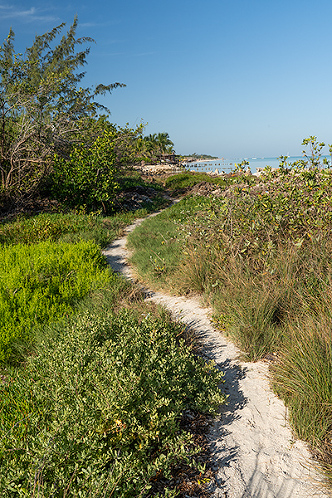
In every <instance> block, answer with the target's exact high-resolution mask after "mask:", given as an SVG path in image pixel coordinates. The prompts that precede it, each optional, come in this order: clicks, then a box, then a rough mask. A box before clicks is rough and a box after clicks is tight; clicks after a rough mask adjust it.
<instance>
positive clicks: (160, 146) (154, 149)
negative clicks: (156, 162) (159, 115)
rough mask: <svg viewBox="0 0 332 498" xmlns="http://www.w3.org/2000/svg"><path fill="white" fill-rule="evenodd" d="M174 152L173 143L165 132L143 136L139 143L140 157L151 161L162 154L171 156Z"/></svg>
mask: <svg viewBox="0 0 332 498" xmlns="http://www.w3.org/2000/svg"><path fill="white" fill-rule="evenodd" d="M173 151H174V143H173V142H172V140H171V139H170V137H169V134H168V133H166V132H163V133H158V134H157V133H153V134H150V135H147V136H145V137H144V138H143V139H142V142H141V152H142V155H143V156H144V155H145V156H146V157H147V158H150V159H153V158H156V159H157V157H158V156H159V159H161V156H162V155H163V154H172V153H173Z"/></svg>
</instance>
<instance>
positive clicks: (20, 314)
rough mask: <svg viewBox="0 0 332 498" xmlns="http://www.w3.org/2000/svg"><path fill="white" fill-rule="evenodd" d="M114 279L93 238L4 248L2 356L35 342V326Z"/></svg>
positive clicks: (0, 270)
mask: <svg viewBox="0 0 332 498" xmlns="http://www.w3.org/2000/svg"><path fill="white" fill-rule="evenodd" d="M108 280H109V276H108V270H107V269H106V268H105V261H104V259H103V257H102V255H101V254H100V249H99V247H98V246H97V245H96V244H94V243H93V242H79V243H77V244H75V245H72V244H66V243H52V242H49V241H46V242H41V243H39V244H36V245H33V246H32V245H21V244H17V245H14V246H2V247H0V361H1V362H3V361H8V360H9V359H11V358H12V355H13V354H14V352H15V346H16V343H23V344H26V345H30V344H31V343H33V342H34V329H35V328H37V327H38V326H40V325H43V324H46V323H51V322H54V321H56V320H59V319H61V318H62V317H63V316H64V315H66V314H67V313H71V312H72V310H73V308H74V307H75V306H76V305H77V303H78V302H79V301H80V300H81V299H82V298H83V297H84V296H86V295H87V294H88V293H89V292H90V291H91V290H92V289H94V288H96V287H98V286H104V285H105V284H106V282H107V281H108Z"/></svg>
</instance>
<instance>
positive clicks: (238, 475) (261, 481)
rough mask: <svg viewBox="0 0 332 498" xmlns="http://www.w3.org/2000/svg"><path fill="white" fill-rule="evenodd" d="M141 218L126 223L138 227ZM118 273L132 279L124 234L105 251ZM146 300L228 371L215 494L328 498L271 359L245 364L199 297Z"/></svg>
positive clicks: (214, 437) (216, 447) (214, 431)
mask: <svg viewBox="0 0 332 498" xmlns="http://www.w3.org/2000/svg"><path fill="white" fill-rule="evenodd" d="M142 221H143V220H141V219H140V220H136V221H135V223H133V224H132V225H130V226H129V227H127V229H126V233H129V232H131V231H132V230H134V228H135V227H136V226H138V225H139V224H140V223H141V222H142ZM103 254H104V255H105V256H106V258H107V260H108V263H109V264H110V266H111V267H112V268H113V269H114V271H116V272H119V273H122V274H123V275H124V276H126V277H127V278H129V279H133V278H134V276H133V275H134V274H133V271H132V269H131V268H130V266H129V265H128V263H127V260H128V257H129V252H128V250H127V249H126V235H125V236H124V237H122V238H121V239H118V240H115V241H114V242H113V243H112V244H111V245H110V246H108V247H107V249H105V251H103ZM147 299H150V300H152V301H154V302H156V303H160V304H162V305H164V306H165V307H166V308H168V309H169V310H170V311H171V312H172V314H173V315H174V317H176V318H177V319H179V320H181V321H182V322H184V323H186V324H188V325H189V326H191V327H192V328H194V329H195V330H196V332H197V334H198V336H199V337H200V338H201V339H202V341H203V344H204V354H205V355H206V356H207V357H208V358H210V359H213V360H214V361H215V362H216V365H217V368H220V370H222V371H223V372H224V373H225V377H224V379H225V384H224V385H223V387H222V389H223V391H224V392H225V393H226V394H228V395H229V397H228V403H227V405H223V406H222V407H221V410H220V415H218V416H217V417H216V419H215V422H214V424H213V426H212V428H211V430H210V433H209V440H210V444H211V450H212V453H213V458H214V462H215V463H214V471H215V482H213V483H211V491H212V496H213V497H214V498H311V497H319V498H327V497H329V496H331V495H330V494H328V492H327V491H326V490H325V491H324V489H323V488H322V486H321V483H322V480H323V478H322V476H321V475H320V474H319V472H317V471H316V470H315V463H314V462H313V461H312V460H311V457H310V453H309V451H308V449H307V448H306V445H305V444H304V443H303V442H301V441H299V440H295V439H294V438H293V436H292V432H291V429H290V427H289V425H288V423H287V420H286V408H285V405H284V404H283V402H282V401H281V400H280V399H278V398H277V397H276V396H275V395H274V394H273V392H272V391H271V389H270V387H269V381H268V363H267V362H263V361H259V362H256V363H243V362H240V361H239V360H238V359H237V357H238V354H239V350H238V349H237V348H236V347H235V346H234V344H232V343H231V342H229V341H228V340H227V338H225V337H224V336H223V335H222V334H221V333H220V332H218V331H216V330H215V329H214V327H213V325H212V324H211V322H210V320H209V315H210V313H211V310H210V309H209V308H204V307H202V306H201V304H200V302H199V300H198V299H195V298H187V297H174V296H169V295H167V294H164V293H160V292H154V291H149V293H148V297H147Z"/></svg>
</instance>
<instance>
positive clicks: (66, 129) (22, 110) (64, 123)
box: [0, 18, 123, 200]
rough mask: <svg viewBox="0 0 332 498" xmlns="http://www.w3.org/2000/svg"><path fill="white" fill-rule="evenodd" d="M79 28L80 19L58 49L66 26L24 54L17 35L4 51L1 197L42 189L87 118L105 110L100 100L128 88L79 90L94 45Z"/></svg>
mask: <svg viewBox="0 0 332 498" xmlns="http://www.w3.org/2000/svg"><path fill="white" fill-rule="evenodd" d="M77 25H78V23H77V19H76V18H75V19H74V22H73V24H72V25H71V26H70V28H69V30H68V32H67V33H66V34H65V35H63V36H62V38H61V40H60V41H59V43H58V44H55V40H56V38H57V36H59V35H60V33H61V31H62V30H63V28H64V26H65V24H64V23H63V24H61V25H59V26H57V27H55V28H54V29H52V30H51V31H50V32H48V33H45V34H43V35H39V36H36V38H35V41H34V43H33V44H32V46H31V47H29V48H27V49H26V52H25V54H24V55H22V54H19V53H16V52H15V49H14V38H15V35H14V32H13V31H12V30H10V32H9V35H8V37H7V39H6V40H5V41H4V43H3V45H2V46H1V47H0V173H1V183H0V189H1V190H0V192H1V193H2V194H4V195H6V196H7V197H8V196H9V197H10V196H11V197H13V196H14V198H15V200H17V198H18V197H20V198H22V197H24V196H25V195H27V194H29V195H30V194H31V193H33V192H34V191H35V190H37V189H38V188H39V186H40V184H41V183H42V182H44V181H45V179H47V176H48V174H49V172H50V171H51V167H52V161H53V156H54V153H57V154H58V155H62V154H65V153H67V152H68V148H69V149H70V148H71V145H72V143H73V141H75V140H77V137H78V136H80V135H81V133H80V132H81V129H82V128H84V123H85V121H86V119H89V118H90V117H96V115H97V112H98V110H99V109H105V108H104V107H103V106H102V105H100V104H98V103H97V102H96V101H95V98H96V97H97V96H98V95H101V94H104V93H105V92H108V91H111V90H112V89H114V88H116V87H118V86H123V85H120V84H119V83H115V84H111V85H107V86H105V85H97V87H96V88H94V89H93V88H82V87H80V86H79V84H80V82H81V80H82V78H83V77H84V74H85V73H84V72H82V71H81V68H82V66H84V65H85V64H86V58H87V55H88V53H89V49H88V48H87V49H85V50H81V51H77V48H78V46H79V45H81V44H83V43H86V42H93V40H92V39H90V38H76V31H77ZM51 47H53V48H51ZM85 128H86V126H85Z"/></svg>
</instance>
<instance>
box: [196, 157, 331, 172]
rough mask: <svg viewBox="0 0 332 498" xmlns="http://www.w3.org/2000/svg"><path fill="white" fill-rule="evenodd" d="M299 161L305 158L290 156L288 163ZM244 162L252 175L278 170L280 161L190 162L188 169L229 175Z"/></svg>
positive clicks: (271, 159)
mask: <svg viewBox="0 0 332 498" xmlns="http://www.w3.org/2000/svg"><path fill="white" fill-rule="evenodd" d="M324 157H325V158H326V159H327V160H328V161H329V163H330V162H331V156H322V160H323V158H324ZM299 159H303V156H289V157H288V160H287V162H289V163H293V162H294V161H298V160H299ZM242 161H248V162H249V168H250V170H251V172H252V173H256V171H257V168H265V167H266V166H271V168H278V166H279V163H280V159H279V158H278V157H260V158H257V157H251V158H250V157H249V158H248V157H244V158H243V157H242V158H237V159H224V158H221V159H213V160H211V159H204V160H200V161H195V162H188V163H187V164H186V167H187V168H188V169H189V170H193V171H200V172H203V171H204V172H212V173H214V172H215V171H216V170H218V172H219V173H222V172H225V173H229V172H230V171H232V170H233V169H234V168H235V164H240V163H241V162H242Z"/></svg>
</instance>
